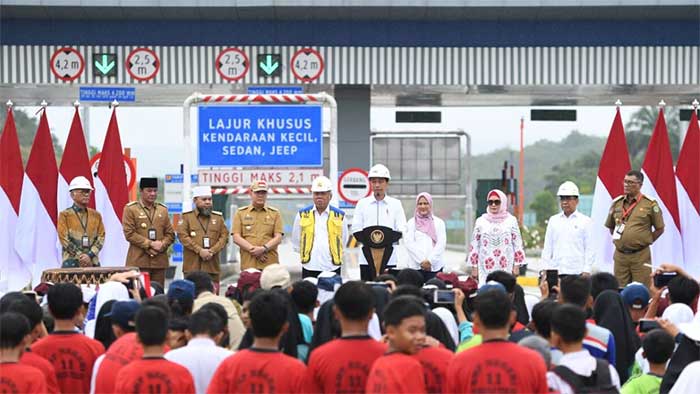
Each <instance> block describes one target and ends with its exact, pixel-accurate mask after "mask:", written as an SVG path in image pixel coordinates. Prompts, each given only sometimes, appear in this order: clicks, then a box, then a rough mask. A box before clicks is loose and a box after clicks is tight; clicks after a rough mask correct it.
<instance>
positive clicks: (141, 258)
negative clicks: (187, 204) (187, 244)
mask: <svg viewBox="0 0 700 394" xmlns="http://www.w3.org/2000/svg"><path fill="white" fill-rule="evenodd" d="M139 188H140V189H141V198H140V199H139V200H138V201H132V202H130V203H128V204H126V207H124V215H123V216H122V227H123V229H124V237H126V240H127V241H129V244H130V245H129V251H128V253H127V255H126V266H127V267H138V268H139V269H140V270H141V271H143V272H148V273H149V274H150V276H151V280H152V281H154V282H158V283H160V284H161V285H165V269H166V268H168V264H169V263H168V247H170V245H171V244H172V243H173V241H174V240H175V231H174V230H173V226H172V224H171V223H170V217H169V216H168V208H166V207H165V205H163V204H161V203H157V202H156V197H158V179H157V178H141V180H140V181H139Z"/></svg>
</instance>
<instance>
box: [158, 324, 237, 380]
mask: <svg viewBox="0 0 700 394" xmlns="http://www.w3.org/2000/svg"><path fill="white" fill-rule="evenodd" d="M232 354H233V352H231V351H230V350H226V349H224V348H222V347H219V346H216V343H214V341H213V340H211V339H209V338H192V339H190V341H189V342H188V343H187V346H185V347H181V348H178V349H174V350H171V351H169V352H167V353H165V356H164V357H165V359H166V360H168V361H172V362H174V363H177V364H180V365H182V366H183V367H185V368H187V370H188V371H190V373H191V374H192V377H193V378H194V387H195V390H196V391H197V394H203V393H206V391H207V387H209V382H211V378H212V376H214V372H216V369H217V368H218V367H219V364H221V362H223V361H224V360H225V359H226V358H227V357H228V356H230V355H232Z"/></svg>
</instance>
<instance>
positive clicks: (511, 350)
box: [445, 340, 549, 393]
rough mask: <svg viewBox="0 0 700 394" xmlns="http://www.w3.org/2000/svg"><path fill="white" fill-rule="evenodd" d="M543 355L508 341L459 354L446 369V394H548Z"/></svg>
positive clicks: (492, 343)
mask: <svg viewBox="0 0 700 394" xmlns="http://www.w3.org/2000/svg"><path fill="white" fill-rule="evenodd" d="M546 374H547V369H546V367H545V365H544V360H542V356H540V355H539V354H537V353H536V352H535V351H533V350H530V349H527V348H524V347H522V346H518V345H517V344H515V343H512V342H508V341H504V340H501V341H487V342H484V343H483V344H481V345H479V346H475V347H473V348H471V349H468V350H465V351H463V352H461V353H458V354H457V355H456V356H455V357H454V358H453V359H452V361H451V362H450V365H449V367H448V368H447V389H446V390H445V392H448V393H491V392H498V393H547V392H548V391H549V388H548V387H547V377H546Z"/></svg>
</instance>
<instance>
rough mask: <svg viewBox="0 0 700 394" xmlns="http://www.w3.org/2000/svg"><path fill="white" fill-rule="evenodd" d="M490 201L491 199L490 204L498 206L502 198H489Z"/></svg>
mask: <svg viewBox="0 0 700 394" xmlns="http://www.w3.org/2000/svg"><path fill="white" fill-rule="evenodd" d="M488 201H489V202H488V204H489V205H496V206H498V205H501V200H488Z"/></svg>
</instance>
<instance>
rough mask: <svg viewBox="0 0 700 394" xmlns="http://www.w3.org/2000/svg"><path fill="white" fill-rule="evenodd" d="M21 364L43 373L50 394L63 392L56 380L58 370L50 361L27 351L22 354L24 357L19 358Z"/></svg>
mask: <svg viewBox="0 0 700 394" xmlns="http://www.w3.org/2000/svg"><path fill="white" fill-rule="evenodd" d="M19 363H20V364H22V365H29V366H30V367H34V368H36V369H38V370H39V371H41V373H42V374H43V375H44V378H45V379H46V389H47V392H48V393H49V394H54V393H60V392H61V389H60V388H59V387H58V380H57V379H56V368H54V367H53V365H51V363H50V362H49V361H48V360H46V359H45V358H43V357H41V356H39V355H36V354H34V353H32V352H31V350H29V349H27V350H25V351H24V353H22V357H20V358H19Z"/></svg>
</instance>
